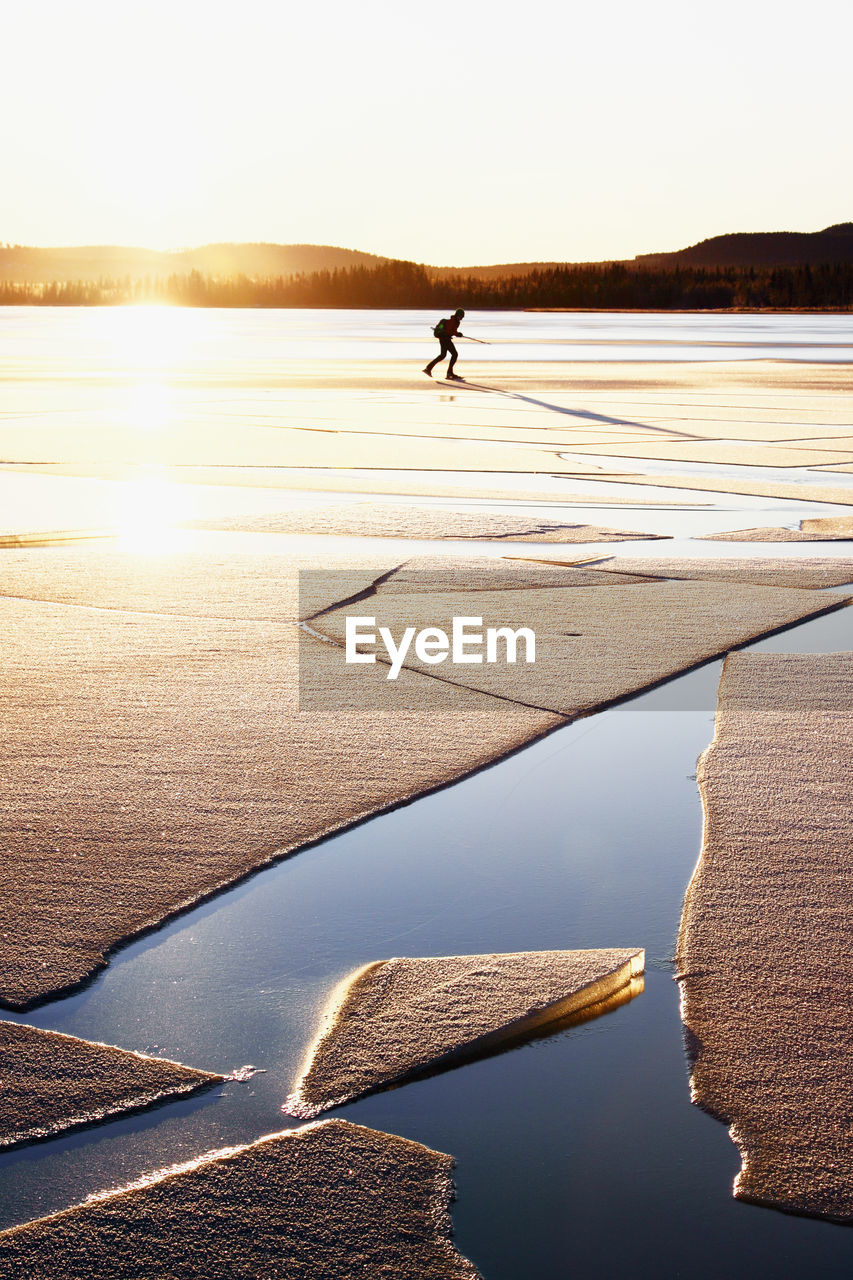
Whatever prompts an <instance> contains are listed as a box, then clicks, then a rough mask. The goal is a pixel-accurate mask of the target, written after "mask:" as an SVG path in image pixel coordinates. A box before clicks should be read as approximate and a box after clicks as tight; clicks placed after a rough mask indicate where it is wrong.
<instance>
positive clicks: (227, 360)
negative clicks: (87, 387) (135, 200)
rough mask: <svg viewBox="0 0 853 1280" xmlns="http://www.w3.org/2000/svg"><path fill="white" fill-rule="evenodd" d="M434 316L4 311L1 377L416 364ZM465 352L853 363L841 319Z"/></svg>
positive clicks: (745, 321)
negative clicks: (43, 371)
mask: <svg viewBox="0 0 853 1280" xmlns="http://www.w3.org/2000/svg"><path fill="white" fill-rule="evenodd" d="M437 319H438V313H437V312H433V311H334V310H331V311H330V310H298V309H296V310H286V311H278V310H262V309H259V310H253V311H245V310H216V309H207V308H200V309H193V308H181V307H6V308H0V352H2V355H0V370H3V371H8V372H11V371H14V370H18V371H19V372H20V371H22V370H26V371H33V372H34V371H35V369H36V368H37V367H38V366H39V364H40V363H41V362H44V363H45V366H46V368H47V366H49V369H50V370H52V371H53V373H54V374H55V373H56V372H57V371H59V370H61V369H64V368H67V369H71V370H73V371H74V372H75V374H76V375H77V376H80V377H84V376H87V375H94V374H98V373H101V374H104V375H107V374H110V373H113V374H123V373H125V372H127V371H128V369H130V370H134V369H136V370H140V369H151V368H154V367H157V368H164V369H170V370H172V371H174V372H178V371H180V372H182V373H183V374H185V375H188V374H190V373H191V372H193V371H202V370H208V371H212V370H216V371H217V372H220V373H221V372H223V371H232V372H233V371H234V370H235V369H237V368H243V369H245V370H246V371H247V372H249V371H253V372H255V373H256V374H262V373H263V371H264V370H266V369H268V368H269V367H270V365H271V364H275V363H278V362H280V361H282V360H415V361H417V360H420V359H423V358H424V357H425V355H426V354H428V353H430V351H431V350H432V348H433V347H434V346H435V340H434V338H433V336H432V329H433V326H434V325H435V323H436V320H437ZM464 330H465V332H467V333H470V334H471V336H472V337H476V338H479V339H482V341H483V342H484V343H488V344H489V345H478V346H476V347H474V345H473V344H469V343H465V342H462V343H460V345H461V346H462V347H463V348H465V351H466V355H467V356H468V357H469V358H471V359H474V358H476V359H477V360H478V361H479V360H484V361H494V360H535V361H560V360H583V361H603V360H604V361H614V360H616V361H622V360H629V361H630V360H642V361H661V360H801V361H802V360H817V361H821V362H828V361H833V362H834V361H842V362H843V361H849V360H851V359H853V317H851V316H850V315H843V314H841V315H840V314H814V315H809V314H792V315H749V314H711V313H708V314H704V313H695V312H656V313H643V312H565V313H554V312H533V311H471V312H469V313H468V315H467V316H466V317H465V323H464Z"/></svg>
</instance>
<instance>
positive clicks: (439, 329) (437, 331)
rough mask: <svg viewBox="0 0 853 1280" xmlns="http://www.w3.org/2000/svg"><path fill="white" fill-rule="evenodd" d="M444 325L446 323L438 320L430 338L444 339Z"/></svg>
mask: <svg viewBox="0 0 853 1280" xmlns="http://www.w3.org/2000/svg"><path fill="white" fill-rule="evenodd" d="M446 323H447V321H446V320H439V322H438V324H437V325H436V326H435V328H434V329H433V331H432V336H433V337H434V338H442V337H444V326H445V324H446Z"/></svg>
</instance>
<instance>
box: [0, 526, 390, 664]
mask: <svg viewBox="0 0 853 1280" xmlns="http://www.w3.org/2000/svg"><path fill="white" fill-rule="evenodd" d="M0 563H2V570H3V572H2V579H0V598H2V597H3V596H9V597H17V598H19V599H27V600H41V601H45V602H54V603H56V604H66V605H78V606H83V607H89V608H95V609H113V610H124V611H130V612H139V613H154V614H163V615H170V616H179V617H185V618H188V619H198V618H228V619H232V620H238V619H244V620H246V621H249V620H254V621H256V622H264V621H267V622H274V623H281V622H296V621H297V620H298V619H299V618H300V617H308V616H310V615H311V614H314V613H316V612H317V611H318V610H320V609H325V608H328V606H329V605H332V604H334V603H336V602H337V601H340V600H343V599H346V598H348V597H349V596H351V595H356V594H358V593H360V592H362V591H365V590H368V589H369V588H370V586H371V584H372V583H373V582H374V580H375V579H376V578H377V577H380V576H382V575H383V574H385V573H388V572H389V571H390V570H392V569H394V568H395V567H396V566H397V565H398V564H399V563H400V557H399V556H398V555H392V554H388V555H385V556H382V555H379V556H377V555H376V554H375V553H374V554H372V555H369V556H368V555H366V554H361V555H359V554H358V553H356V554H354V555H353V556H351V557H347V559H346V560H342V561H341V562H339V563H338V564H335V563H334V561H332V562H331V564H332V566H333V568H330V561H329V560H328V559H327V558H325V557H322V558H321V557H319V556H309V555H293V554H290V553H289V554H286V555H275V554H271V555H260V554H257V553H254V554H247V553H244V552H241V551H239V550H234V549H233V548H227V547H226V548H223V550H222V552H221V553H219V554H217V553H216V552H212V551H204V550H189V551H170V552H165V551H163V552H150V553H146V552H143V551H126V550H124V549H122V547H120V546H113V545H95V546H76V547H68V548H66V547H25V548H7V549H5V550H4V551H3V552H2V561H0ZM321 570H322V572H320V571H321ZM300 575H302V577H300ZM300 582H302V587H301V593H302V594H301V600H300ZM306 584H310V586H311V587H313V588H314V593H313V594H310V593H309V591H308V589H307V585H306ZM300 604H301V605H302V610H303V611H302V613H300ZM33 644H34V645H35V644H37V638H36V637H33Z"/></svg>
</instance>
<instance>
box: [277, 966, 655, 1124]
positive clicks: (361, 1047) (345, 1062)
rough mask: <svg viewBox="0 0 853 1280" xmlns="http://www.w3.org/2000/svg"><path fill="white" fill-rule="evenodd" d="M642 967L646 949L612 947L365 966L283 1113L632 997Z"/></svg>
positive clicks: (307, 1111)
mask: <svg viewBox="0 0 853 1280" xmlns="http://www.w3.org/2000/svg"><path fill="white" fill-rule="evenodd" d="M644 964H645V954H644V952H643V951H640V950H637V949H636V948H634V949H625V948H623V949H621V950H620V949H615V948H611V949H604V950H597V951H519V952H514V953H509V954H504V955H479V956H477V955H474V956H438V957H427V958H419V959H408V958H399V957H398V958H395V959H393V960H381V961H379V962H377V963H376V964H370V965H367V966H365V967H364V968H362V969H359V970H358V971H357V972H356V973H354V974H351V975H350V976H349V977H348V978H347V979H345V981H344V982H343V983H342V984H341V985H340V987H339V988H338V990H337V991H336V992H335V993H333V996H332V999H331V1001H330V1003H329V1006H328V1009H327V1011H326V1014H325V1022H326V1024H327V1025H326V1026H325V1028H324V1030H323V1031H322V1032H321V1034H320V1036H319V1038H318V1040H317V1042H316V1043H315V1044H314V1046H313V1048H312V1050H311V1053H310V1055H309V1059H308V1063H307V1066H306V1067H305V1069H304V1071H303V1073H302V1075H301V1077H300V1079H299V1081H298V1083H297V1086H296V1090H295V1092H294V1093H293V1094H292V1095H291V1097H290V1098H289V1099H288V1101H287V1103H286V1104H285V1106H284V1107H283V1110H284V1111H286V1112H288V1113H289V1114H291V1115H296V1116H303V1117H309V1116H315V1115H317V1114H318V1113H319V1112H321V1111H327V1110H329V1108H331V1107H337V1106H340V1105H341V1104H342V1103H344V1102H350V1101H351V1100H352V1099H353V1098H358V1097H361V1096H363V1095H364V1094H366V1093H373V1092H375V1091H376V1090H377V1089H382V1088H385V1087H386V1086H387V1085H389V1084H391V1083H393V1082H400V1081H403V1080H407V1079H410V1078H412V1077H413V1076H414V1075H417V1074H422V1073H423V1072H424V1071H428V1070H440V1069H446V1068H449V1067H453V1066H457V1065H459V1064H460V1062H461V1061H462V1060H468V1058H470V1057H472V1056H482V1055H484V1054H488V1053H493V1052H495V1051H497V1050H498V1049H500V1048H501V1047H506V1045H507V1044H508V1043H516V1042H518V1040H519V1039H522V1038H524V1037H525V1036H528V1035H531V1034H533V1033H534V1032H535V1031H536V1030H538V1029H541V1028H543V1027H545V1026H547V1025H548V1024H549V1023H551V1024H553V1023H555V1022H558V1021H559V1020H561V1019H564V1018H565V1017H567V1016H569V1015H571V1014H576V1013H578V1012H579V1011H581V1010H583V1009H588V1010H591V1009H592V1008H593V1007H594V1006H596V1005H602V1003H603V1002H605V1001H608V1000H609V999H610V998H611V997H613V996H614V995H615V994H616V993H617V992H621V991H622V990H623V989H624V988H632V989H631V990H630V992H629V994H628V996H627V998H631V997H632V996H633V995H638V994H639V992H640V991H641V990H642V984H641V983H640V982H636V983H632V980H633V979H638V978H639V977H640V975H642V972H643V968H644ZM601 1011H602V1012H604V1009H602V1010H601ZM463 1055H464V1059H463Z"/></svg>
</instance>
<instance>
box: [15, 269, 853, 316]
mask: <svg viewBox="0 0 853 1280" xmlns="http://www.w3.org/2000/svg"><path fill="white" fill-rule="evenodd" d="M134 302H160V303H170V304H177V305H179V306H187V307H354V308H371V307H388V308H406V307H410V308H432V309H438V310H444V309H447V308H453V307H456V306H462V305H464V306H465V307H466V308H467V309H469V310H477V309H482V310H488V309H505V310H521V309H523V308H545V309H547V308H562V307H566V308H578V309H581V310H587V309H588V310H595V309H612V310H637V311H704V310H750V311H754V310H764V309H770V310H827V311H846V310H849V309H850V308H851V306H853V263H847V262H828V263H819V264H817V265H811V266H809V265H802V266H790V267H683V266H667V267H636V266H634V265H632V264H625V263H618V262H616V263H604V264H596V265H590V266H562V267H551V268H547V269H545V270H537V271H532V272H531V273H530V274H529V275H510V276H503V277H498V278H495V279H481V278H478V277H476V276H465V275H462V274H460V275H458V276H455V275H451V276H443V277H440V278H439V277H437V276H435V275H434V274H432V273H431V272H430V269H429V268H428V267H424V266H421V265H420V264H418V263H414V262H399V261H393V262H384V263H381V264H380V265H378V266H355V267H347V268H343V269H338V270H335V271H314V272H310V273H305V274H302V275H292V276H277V277H270V278H263V279H258V278H251V277H249V276H244V275H236V276H228V277H219V276H211V275H202V274H201V273H200V272H198V271H192V272H189V273H188V274H181V275H177V274H176V275H172V276H169V277H167V278H161V279H158V278H156V277H153V276H152V277H144V278H140V279H133V278H131V277H129V276H126V277H123V278H120V279H100V280H97V281H57V282H54V283H51V284H16V283H10V282H6V283H3V282H0V305H2V306H16V305H17V306H51V307H57V306H60V307H62V306H71V307H79V306H111V305H121V304H126V303H134Z"/></svg>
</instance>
